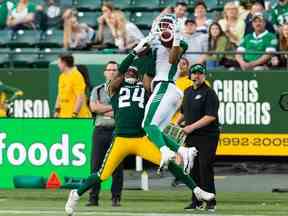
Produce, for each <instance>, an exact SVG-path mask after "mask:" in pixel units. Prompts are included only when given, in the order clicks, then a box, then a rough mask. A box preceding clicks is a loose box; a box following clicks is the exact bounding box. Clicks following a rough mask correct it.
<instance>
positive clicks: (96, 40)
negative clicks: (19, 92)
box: [0, 0, 288, 70]
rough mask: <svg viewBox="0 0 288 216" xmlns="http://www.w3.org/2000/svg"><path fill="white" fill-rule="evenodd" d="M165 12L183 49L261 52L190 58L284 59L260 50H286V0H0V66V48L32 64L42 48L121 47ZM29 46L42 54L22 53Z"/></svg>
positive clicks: (270, 63)
mask: <svg viewBox="0 0 288 216" xmlns="http://www.w3.org/2000/svg"><path fill="white" fill-rule="evenodd" d="M272 5H274V6H273V7H272ZM165 13H174V14H175V15H176V17H177V19H178V21H179V22H180V23H181V25H182V28H181V30H182V33H183V38H184V40H186V41H187V42H188V44H190V46H189V50H188V52H204V53H205V52H207V51H212V52H213V51H214V52H226V51H227V52H229V51H231V52H236V51H238V52H255V51H256V52H260V53H261V52H262V54H260V53H258V54H245V53H243V54H241V53H238V54H236V55H235V54H231V53H230V54H224V53H222V54H219V55H218V54H217V55H216V54H209V55H208V54H187V55H186V57H187V59H188V60H189V62H190V64H195V63H206V64H207V67H208V68H209V69H211V68H212V69H213V68H218V67H220V66H221V67H226V68H229V69H234V68H241V69H243V70H246V69H265V68H271V67H272V68H278V67H284V66H286V64H287V61H286V55H284V54H283V55H276V54H267V53H266V54H265V53H264V52H274V51H287V50H288V25H287V24H286V20H287V21H288V0H278V1H277V0H276V1H275V0H274V1H264V0H240V1H228V0H224V1H220V0H207V1H201V0H195V1H193V0H186V1H185V0H149V1H147V0H110V1H104V0H102V1H101V0H18V1H13V0H0V47H1V48H0V51H1V50H2V51H3V52H2V54H0V65H3V63H4V62H5V61H7V59H8V54H6V55H4V54H3V53H4V51H6V50H7V51H8V50H14V51H16V53H17V55H13V61H14V62H16V64H17V61H18V62H20V63H21V62H24V61H26V62H27V61H28V62H29V63H32V62H33V63H34V64H36V65H38V66H41V64H42V63H43V62H46V63H47V62H49V61H50V60H51V59H52V58H53V56H50V57H49V56H48V55H45V53H49V52H51V51H59V50H60V51H61V50H62V49H63V48H64V49H72V50H95V51H98V52H105V53H107V52H127V51H129V50H130V49H131V48H132V47H134V46H135V45H136V44H137V43H138V42H139V41H140V40H141V39H142V38H143V37H144V36H146V35H147V34H148V32H149V31H150V29H151V25H152V23H153V20H155V19H157V17H159V16H160V15H162V14H165ZM35 50H36V51H39V50H42V51H43V53H44V54H42V55H39V54H35V55H33V54H30V55H29V58H27V57H25V55H24V54H23V55H21V52H23V51H28V52H29V51H35ZM10 57H11V56H10ZM54 57H55V56H54ZM44 65H45V64H44Z"/></svg>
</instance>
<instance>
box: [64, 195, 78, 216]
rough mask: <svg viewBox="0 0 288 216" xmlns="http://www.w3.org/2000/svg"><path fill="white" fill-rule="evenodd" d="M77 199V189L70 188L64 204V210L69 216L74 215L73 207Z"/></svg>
mask: <svg viewBox="0 0 288 216" xmlns="http://www.w3.org/2000/svg"><path fill="white" fill-rule="evenodd" d="M79 199H80V197H79V195H78V193H77V190H71V191H70V193H69V197H68V200H67V202H66V205H65V212H66V213H67V214H68V215H69V216H73V215H74V212H75V208H76V205H77V202H78V200H79Z"/></svg>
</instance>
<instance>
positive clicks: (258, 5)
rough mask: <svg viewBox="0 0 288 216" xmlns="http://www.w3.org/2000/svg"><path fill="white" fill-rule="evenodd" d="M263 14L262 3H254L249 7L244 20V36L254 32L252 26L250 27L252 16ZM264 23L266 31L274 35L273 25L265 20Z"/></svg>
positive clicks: (263, 6) (263, 7)
mask: <svg viewBox="0 0 288 216" xmlns="http://www.w3.org/2000/svg"><path fill="white" fill-rule="evenodd" d="M264 12H265V5H264V2H263V1H255V2H254V3H253V5H252V7H251V10H250V13H249V14H248V15H247V17H246V19H245V26H246V27H245V36H246V35H247V34H250V33H252V32H253V31H254V29H253V26H252V17H253V15H254V14H256V13H263V14H264ZM265 22H266V29H267V30H268V31H269V32H271V33H275V30H274V27H273V24H272V23H271V22H270V21H268V20H267V19H265Z"/></svg>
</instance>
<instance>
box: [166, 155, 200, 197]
mask: <svg viewBox="0 0 288 216" xmlns="http://www.w3.org/2000/svg"><path fill="white" fill-rule="evenodd" d="M168 170H169V171H170V172H171V173H172V174H173V175H174V176H175V177H176V178H177V179H179V180H181V181H182V182H183V183H184V184H185V185H186V186H187V187H189V188H190V189H191V190H192V191H193V189H194V188H195V187H197V185H196V183H195V181H194V180H193V179H192V178H191V177H190V176H189V175H185V174H184V173H183V169H182V168H181V167H180V166H178V165H177V164H176V163H175V162H174V161H170V163H169V164H168Z"/></svg>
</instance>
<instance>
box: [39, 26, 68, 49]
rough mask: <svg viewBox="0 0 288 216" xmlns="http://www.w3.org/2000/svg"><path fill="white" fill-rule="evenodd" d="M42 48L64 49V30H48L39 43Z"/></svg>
mask: <svg viewBox="0 0 288 216" xmlns="http://www.w3.org/2000/svg"><path fill="white" fill-rule="evenodd" d="M38 46H39V47H40V48H43V47H47V48H51V47H58V48H62V46H63V31H62V30H55V29H51V30H47V31H46V32H45V33H44V34H43V35H42V37H41V40H40V41H39V43H38Z"/></svg>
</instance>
